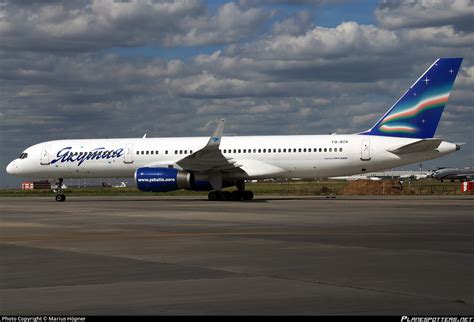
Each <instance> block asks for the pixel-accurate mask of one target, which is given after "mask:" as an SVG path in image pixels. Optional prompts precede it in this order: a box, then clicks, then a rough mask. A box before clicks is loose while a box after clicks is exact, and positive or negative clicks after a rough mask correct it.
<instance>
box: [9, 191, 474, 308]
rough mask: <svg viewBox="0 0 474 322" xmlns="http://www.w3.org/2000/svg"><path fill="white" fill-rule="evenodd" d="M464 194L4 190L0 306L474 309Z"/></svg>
mask: <svg viewBox="0 0 474 322" xmlns="http://www.w3.org/2000/svg"><path fill="white" fill-rule="evenodd" d="M473 210H474V198H473V197H472V196H470V197H469V196H468V197H460V196H457V197H455V196H453V197H448V196H436V197H420V196H416V197H415V196H414V197H403V196H393V197H338V198H336V199H326V198H321V197H312V198H281V197H274V198H271V197H270V198H267V197H265V198H263V197H262V198H259V199H257V200H254V201H252V202H209V201H207V200H205V199H204V198H196V197H188V198H186V197H148V196H144V197H126V198H124V197H117V198H114V197H69V198H68V200H67V201H66V202H64V203H57V202H55V201H54V200H53V196H51V198H0V212H1V217H0V219H1V221H0V313H1V314H8V315H16V314H29V315H37V314H39V315H43V314H51V315H52V314H54V315H63V314H67V315H71V314H74V315H89V314H139V315H141V314H158V315H162V314H166V315H169V314H275V315H287V314H395V315H415V314H416V315H426V314H429V315H433V314H442V315H451V314H456V315H472V314H474V274H473V273H474V272H473V264H474V221H473V219H474V211H473Z"/></svg>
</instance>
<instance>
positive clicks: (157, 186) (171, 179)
mask: <svg viewBox="0 0 474 322" xmlns="http://www.w3.org/2000/svg"><path fill="white" fill-rule="evenodd" d="M135 181H136V183H137V188H138V189H139V190H141V191H149V192H167V191H173V190H179V189H190V188H191V173H189V172H187V171H181V170H178V169H174V168H138V169H137V171H135Z"/></svg>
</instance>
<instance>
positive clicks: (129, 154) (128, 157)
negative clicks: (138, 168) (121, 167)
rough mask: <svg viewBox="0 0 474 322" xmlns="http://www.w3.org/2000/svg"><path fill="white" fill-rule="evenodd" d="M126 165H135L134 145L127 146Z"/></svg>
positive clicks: (124, 157) (124, 159)
mask: <svg viewBox="0 0 474 322" xmlns="http://www.w3.org/2000/svg"><path fill="white" fill-rule="evenodd" d="M123 162H124V163H133V144H127V145H126V146H125V154H124V156H123Z"/></svg>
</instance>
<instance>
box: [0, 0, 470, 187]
mask: <svg viewBox="0 0 474 322" xmlns="http://www.w3.org/2000/svg"><path fill="white" fill-rule="evenodd" d="M473 21H474V2H473V1H470V0H419V1H415V0H402V1H393V0H381V1H376V0H359V1H355V0H353V1H350V0H346V1H345V0H298V1H290V0H240V1H235V2H231V1H217V0H216V1H208V2H206V1H200V0H176V1H154V0H143V1H139V0H136V1H135V0H134V1H132V0H130V1H127V0H116V1H113V0H78V1H56V0H38V1H33V0H6V1H5V0H3V1H2V0H0V144H1V146H0V148H1V151H0V166H1V168H2V169H5V167H6V165H7V163H8V162H9V161H10V160H11V159H14V158H15V157H17V156H18V155H19V154H20V152H22V150H23V149H24V148H26V147H27V146H30V145H32V144H35V143H38V142H41V141H46V140H53V139H59V138H102V137H141V136H143V134H144V133H147V134H148V137H151V136H195V135H196V136H203V135H205V136H207V135H209V132H210V131H211V129H210V128H209V122H210V121H212V120H215V119H217V118H219V117H226V118H227V124H226V133H227V134H231V135H253V134H255V135H258V134H324V133H328V132H338V133H355V132H359V131H362V130H365V129H367V128H369V127H370V126H371V125H372V124H373V123H374V122H376V121H377V120H378V118H379V117H380V116H381V115H382V114H383V113H384V112H385V111H386V110H387V109H388V108H389V107H390V106H391V105H392V104H393V103H394V102H395V101H396V100H397V99H398V98H399V97H400V95H401V94H402V93H403V92H404V91H405V90H406V89H407V88H408V86H409V85H411V84H412V83H413V82H414V81H415V80H416V79H417V78H418V76H419V75H420V74H421V73H422V72H424V71H425V70H426V69H427V68H428V67H429V66H430V65H431V63H432V62H433V61H434V60H435V59H436V58H437V57H464V62H463V64H462V69H461V71H460V75H458V78H457V80H456V83H455V90H454V91H453V93H452V95H451V98H450V102H449V104H448V106H447V108H446V110H445V112H444V114H443V118H442V120H441V123H440V126H439V127H438V131H437V136H440V137H443V138H445V139H446V140H449V141H451V142H466V145H465V146H464V147H463V149H462V151H460V152H458V153H456V154H455V155H451V156H449V157H445V158H443V159H438V160H434V161H430V162H425V164H424V166H425V167H427V168H428V167H436V166H473V165H474V149H473V145H474V142H473V141H474V140H473V127H472V125H473V124H474V122H473V121H474V106H473V105H474V95H473V85H474V50H473V47H474V23H473ZM211 127H212V125H211ZM0 180H1V183H2V186H16V185H17V183H18V182H20V180H18V179H14V178H12V177H10V176H8V175H7V174H6V173H5V170H2V171H1V176H0Z"/></svg>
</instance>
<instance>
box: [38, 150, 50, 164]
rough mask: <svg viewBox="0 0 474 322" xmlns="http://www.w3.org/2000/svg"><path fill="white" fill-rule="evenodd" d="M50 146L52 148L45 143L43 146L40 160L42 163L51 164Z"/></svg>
mask: <svg viewBox="0 0 474 322" xmlns="http://www.w3.org/2000/svg"><path fill="white" fill-rule="evenodd" d="M49 148H50V147H49V145H43V148H42V149H41V160H40V164H41V165H48V164H50V160H49Z"/></svg>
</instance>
